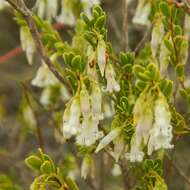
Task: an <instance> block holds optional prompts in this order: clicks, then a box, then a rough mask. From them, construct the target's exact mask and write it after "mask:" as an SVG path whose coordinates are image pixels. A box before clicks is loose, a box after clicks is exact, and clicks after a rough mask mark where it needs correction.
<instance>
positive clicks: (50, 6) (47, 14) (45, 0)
mask: <svg viewBox="0 0 190 190" xmlns="http://www.w3.org/2000/svg"><path fill="white" fill-rule="evenodd" d="M35 8H36V10H37V15H38V16H39V17H40V18H42V19H46V20H48V21H49V22H52V19H53V18H55V17H56V16H57V13H58V0H53V1H52V0H37V1H36V5H35Z"/></svg>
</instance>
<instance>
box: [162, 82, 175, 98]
mask: <svg viewBox="0 0 190 190" xmlns="http://www.w3.org/2000/svg"><path fill="white" fill-rule="evenodd" d="M160 85H161V89H162V92H163V93H164V95H165V96H166V97H170V96H171V95H172V91H173V82H172V81H171V80H167V79H166V80H163V81H162V82H161V84H160Z"/></svg>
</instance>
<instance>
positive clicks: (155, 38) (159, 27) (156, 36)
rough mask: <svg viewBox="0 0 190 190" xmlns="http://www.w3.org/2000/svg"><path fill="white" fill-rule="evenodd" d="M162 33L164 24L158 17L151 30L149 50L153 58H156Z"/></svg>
mask: <svg viewBox="0 0 190 190" xmlns="http://www.w3.org/2000/svg"><path fill="white" fill-rule="evenodd" d="M164 33H165V32H164V25H163V23H162V20H160V19H159V20H158V21H157V22H156V24H155V26H154V28H153V30H152V39H151V50H152V55H153V57H154V58H156V54H157V51H158V47H159V46H160V44H161V42H162V39H163V36H164Z"/></svg>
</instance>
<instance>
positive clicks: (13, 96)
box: [0, 0, 190, 190]
mask: <svg viewBox="0 0 190 190" xmlns="http://www.w3.org/2000/svg"><path fill="white" fill-rule="evenodd" d="M26 3H27V4H28V6H29V7H32V6H33V5H34V3H35V0H31V1H29V0H27V1H26ZM136 4H137V1H136V0H132V2H131V3H130V5H129V9H128V10H129V14H128V15H129V18H128V19H129V43H130V48H131V50H134V49H135V48H136V47H137V45H138V44H139V41H141V40H142V38H144V37H146V38H147V39H150V32H149V29H147V28H146V27H139V26H138V27H137V26H134V25H133V24H132V23H131V18H132V16H133V15H134V11H135V7H136ZM102 6H103V9H104V10H105V11H106V13H107V14H108V17H107V26H108V34H109V35H108V38H109V40H110V41H111V42H112V43H113V47H114V49H115V51H116V52H119V51H120V50H122V36H123V32H122V18H123V17H122V11H121V10H122V1H121V0H118V1H115V0H104V1H102ZM72 31H73V29H72V28H71V27H68V26H64V27H62V28H61V29H59V32H60V34H61V35H62V36H63V38H64V40H68V39H70V33H71V32H72ZM145 35H146V36H145ZM141 45H142V46H143V43H142V44H141ZM19 47H20V39H19V27H18V25H17V24H16V22H15V21H14V14H13V10H12V9H11V8H10V7H6V8H5V9H4V10H0V174H6V175H8V176H10V178H11V180H12V181H13V183H16V184H18V186H19V189H26V190H27V189H29V185H30V184H31V182H32V180H33V177H34V176H33V175H34V174H32V173H31V171H30V170H29V169H28V168H27V167H26V166H25V164H24V159H25V158H26V156H27V155H28V154H29V153H31V152H35V151H36V150H37V148H38V147H39V142H38V138H37V132H36V131H35V130H34V131H32V132H31V131H28V130H25V129H24V127H25V126H23V125H21V124H20V122H19V121H18V110H19V104H20V101H21V98H22V95H23V85H22V84H23V83H25V84H30V81H31V79H32V78H33V77H34V76H35V73H36V71H37V69H38V66H39V64H40V61H39V58H38V56H36V57H35V64H33V65H32V66H30V65H29V64H28V63H27V60H26V56H25V54H24V53H23V52H22V51H21V50H20V48H19ZM30 88H31V89H32V90H33V91H34V92H35V93H36V94H38V93H40V90H39V89H38V88H34V87H30ZM180 107H183V104H181V105H180V106H179V109H180ZM48 116H49V115H48V113H45V114H43V116H42V118H40V121H39V125H40V126H39V127H40V128H41V132H42V136H43V143H44V149H45V151H46V152H47V153H48V154H50V155H51V156H52V158H53V159H54V160H55V161H56V163H58V164H63V165H64V164H67V165H68V166H71V167H70V171H69V172H71V173H72V174H71V175H77V176H79V170H78V169H79V166H78V165H77V162H79V163H80V162H81V161H80V156H78V157H74V156H73V153H75V152H76V150H75V149H74V147H73V146H72V145H71V144H70V143H68V144H67V145H63V144H61V143H60V142H58V141H57V140H56V138H55V131H54V129H53V123H52V122H47V118H48ZM171 155H172V159H173V162H174V163H175V166H173V165H171V164H168V161H167V160H166V163H167V164H166V168H165V170H166V171H167V172H166V176H165V179H166V180H167V183H168V184H169V189H171V190H190V185H189V184H188V183H187V181H189V182H190V159H189V155H190V138H189V137H188V136H186V137H183V139H181V140H180V141H179V143H177V145H176V148H175V151H173V152H172V154H171ZM96 160H97V166H96V178H97V179H99V180H97V181H99V183H100V184H97V185H96V186H97V187H98V189H99V190H108V189H109V190H119V189H123V188H122V177H121V176H120V173H119V171H118V168H117V167H115V166H114V165H113V163H112V162H110V163H109V162H108V160H109V159H108V157H107V155H104V154H100V155H99V156H98V157H96ZM68 168H69V167H68ZM167 173H170V176H171V177H170V179H168V177H167ZM188 176H189V177H188ZM78 178H79V179H78V183H80V186H81V187H82V188H81V189H85V190H88V189H89V190H90V189H94V187H93V183H96V180H94V182H91V181H90V180H89V181H88V182H87V183H85V182H84V181H83V180H81V179H80V177H78Z"/></svg>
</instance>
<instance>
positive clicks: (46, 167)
mask: <svg viewBox="0 0 190 190" xmlns="http://www.w3.org/2000/svg"><path fill="white" fill-rule="evenodd" d="M40 171H41V172H42V173H44V174H50V173H53V172H54V166H53V165H52V163H51V162H50V161H48V160H46V161H45V162H44V163H43V164H42V165H41V167H40Z"/></svg>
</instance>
